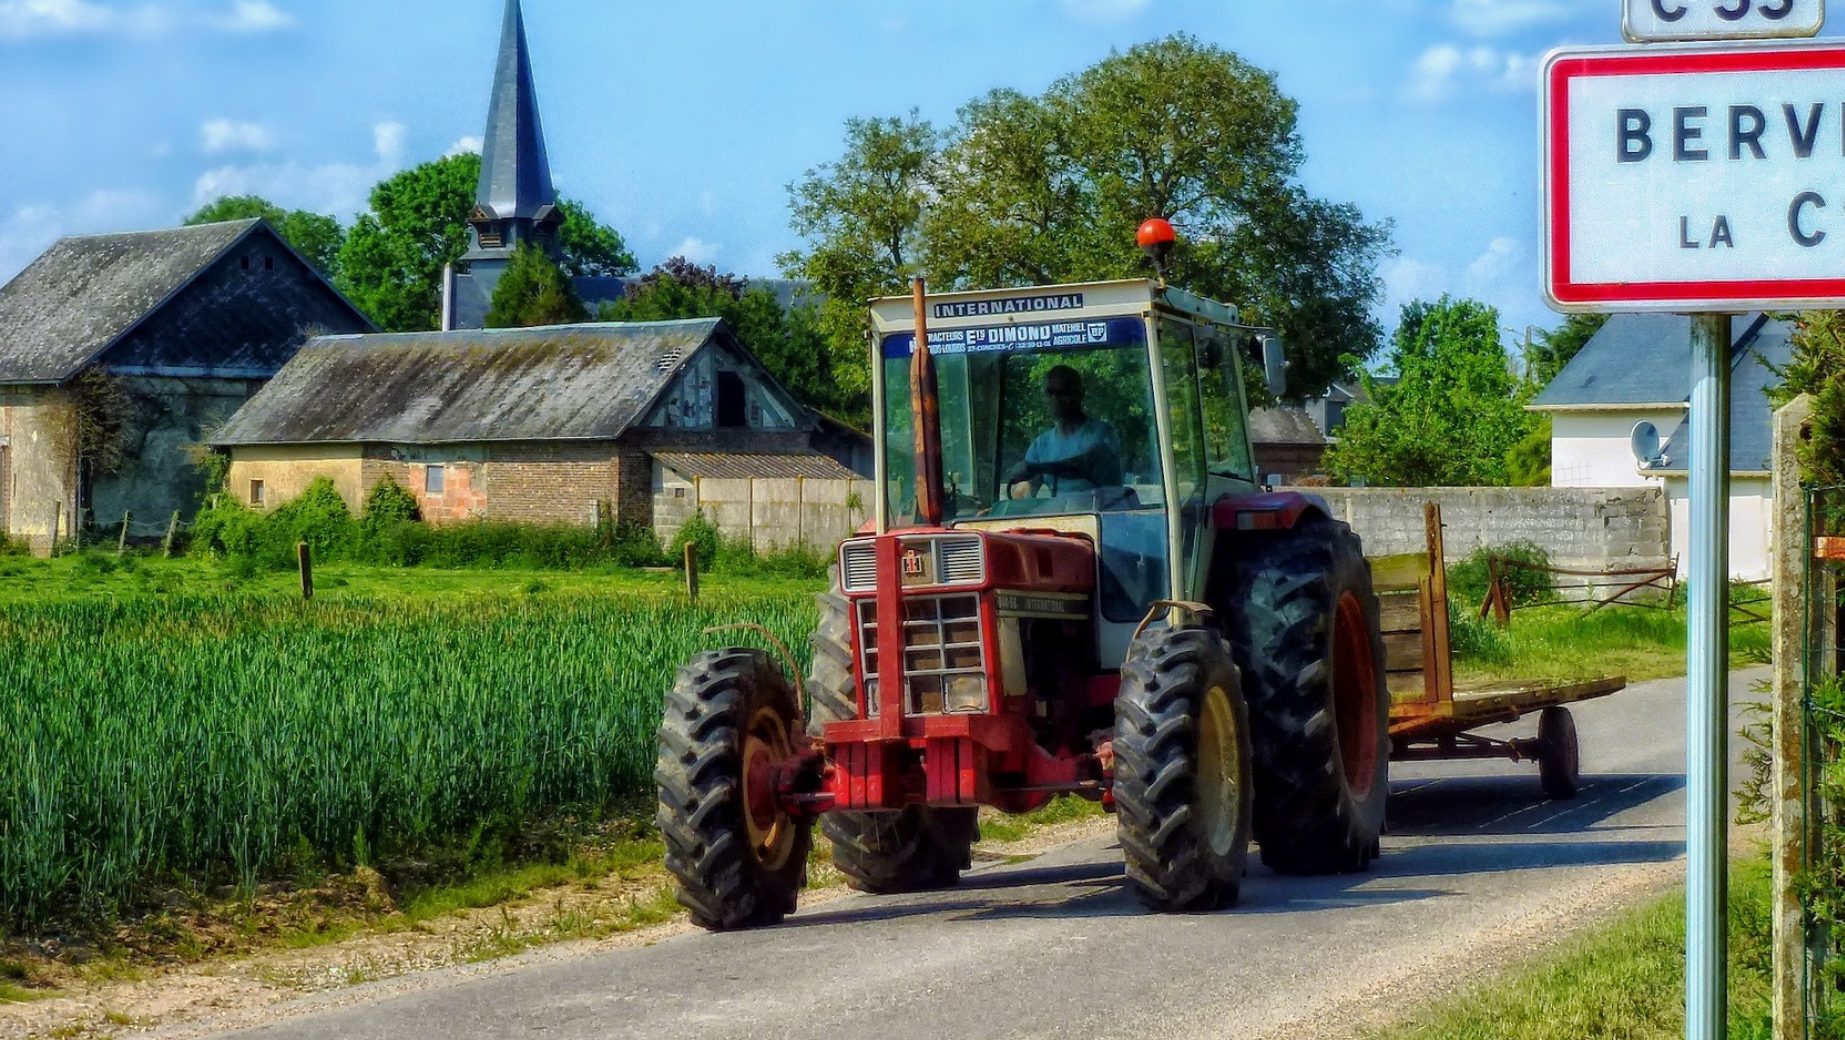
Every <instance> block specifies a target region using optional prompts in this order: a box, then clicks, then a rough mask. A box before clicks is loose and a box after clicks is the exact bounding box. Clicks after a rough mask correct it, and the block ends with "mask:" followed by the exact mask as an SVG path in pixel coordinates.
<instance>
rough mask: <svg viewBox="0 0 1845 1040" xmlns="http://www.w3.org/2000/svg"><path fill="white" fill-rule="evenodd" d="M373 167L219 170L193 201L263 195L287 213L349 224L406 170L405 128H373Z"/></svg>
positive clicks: (198, 185)
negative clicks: (387, 181)
mask: <svg viewBox="0 0 1845 1040" xmlns="http://www.w3.org/2000/svg"><path fill="white" fill-rule="evenodd" d="M372 151H373V161H372V162H368V163H360V162H349V163H325V164H322V165H319V166H307V165H304V164H302V163H298V162H279V163H255V164H252V165H247V166H221V167H219V168H217V169H215V170H207V171H206V172H204V173H202V174H200V175H199V177H198V179H197V180H196V181H194V182H193V185H192V201H193V204H194V205H195V206H203V205H205V204H206V203H208V202H211V201H212V200H214V199H217V198H220V197H222V196H225V195H261V196H263V197H264V198H266V199H268V200H269V201H271V202H273V203H275V204H276V205H278V206H281V207H283V208H284V209H306V210H312V211H313V212H315V213H330V214H332V215H333V216H336V217H340V218H342V219H343V218H346V217H350V216H351V215H353V214H354V213H358V212H361V211H363V210H364V209H365V206H366V200H367V199H368V198H370V196H371V190H372V186H373V185H375V184H377V183H378V182H379V181H381V180H383V179H384V178H386V177H389V176H390V175H391V174H393V173H396V172H397V171H398V170H400V169H402V168H403V158H404V156H403V152H404V125H403V124H402V123H379V124H378V125H376V126H374V127H372Z"/></svg>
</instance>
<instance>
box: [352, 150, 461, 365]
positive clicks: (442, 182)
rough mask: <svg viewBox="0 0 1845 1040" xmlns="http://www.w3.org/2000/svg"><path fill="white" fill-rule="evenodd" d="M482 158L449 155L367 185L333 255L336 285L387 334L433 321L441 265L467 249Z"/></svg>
mask: <svg viewBox="0 0 1845 1040" xmlns="http://www.w3.org/2000/svg"><path fill="white" fill-rule="evenodd" d="M479 180H480V156H478V155H452V156H447V157H445V158H441V159H436V160H434V161H431V162H426V163H423V164H422V165H421V166H416V167H412V168H411V169H408V170H405V171H403V172H402V173H399V174H396V175H394V176H392V177H390V178H388V179H386V180H384V181H383V182H381V183H380V184H379V185H378V186H377V187H375V188H373V189H372V194H371V212H369V213H365V214H362V215H361V216H360V217H359V219H358V220H357V221H355V222H354V223H353V226H352V230H351V232H349V233H348V234H347V236H346V243H345V245H344V246H343V247H342V248H341V249H340V254H339V283H338V284H339V287H340V289H341V290H342V291H343V292H345V294H346V295H347V297H349V298H350V299H351V300H352V301H353V302H354V303H355V304H357V305H358V307H359V309H360V310H362V311H364V312H365V313H366V314H368V315H370V316H371V319H372V321H374V322H376V323H377V324H378V327H379V328H381V329H383V330H385V331H386V332H419V331H425V330H428V329H433V328H435V327H436V325H437V318H438V310H439V308H440V303H441V293H442V267H443V265H444V264H450V263H454V262H455V261H457V260H460V259H461V255H462V254H463V253H465V252H467V249H468V241H469V239H468V234H469V232H468V214H469V213H470V212H472V211H473V208H474V193H475V188H476V185H477V183H478V181H479Z"/></svg>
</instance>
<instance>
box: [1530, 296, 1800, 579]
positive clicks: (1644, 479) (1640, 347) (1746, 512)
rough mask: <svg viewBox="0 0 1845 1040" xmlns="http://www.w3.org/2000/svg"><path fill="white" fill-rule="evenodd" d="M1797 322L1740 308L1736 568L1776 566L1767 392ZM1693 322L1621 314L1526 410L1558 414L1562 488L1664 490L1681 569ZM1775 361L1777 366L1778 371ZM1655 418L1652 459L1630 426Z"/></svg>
mask: <svg viewBox="0 0 1845 1040" xmlns="http://www.w3.org/2000/svg"><path fill="white" fill-rule="evenodd" d="M1791 332H1792V328H1791V327H1790V326H1789V325H1788V324H1787V323H1786V322H1783V321H1777V320H1774V319H1772V318H1769V317H1767V316H1766V315H1762V314H1747V315H1742V316H1739V317H1738V318H1737V319H1736V321H1735V328H1734V340H1735V341H1734V345H1733V347H1732V350H1731V369H1730V370H1731V378H1732V383H1731V396H1730V573H1731V575H1732V576H1733V577H1736V578H1739V579H1742V580H1760V579H1763V578H1767V577H1768V576H1769V574H1770V558H1771V556H1770V549H1771V542H1772V538H1773V527H1772V524H1773V513H1774V510H1773V501H1774V490H1773V486H1772V484H1771V482H1770V480H1769V466H1770V463H1769V457H1768V456H1769V452H1770V450H1771V446H1772V430H1773V410H1772V407H1771V406H1770V404H1769V401H1768V395H1767V391H1768V389H1769V388H1770V387H1773V386H1775V385H1777V384H1779V382H1780V376H1779V375H1777V374H1776V369H1778V368H1780V367H1781V366H1785V365H1786V364H1787V362H1788V359H1789V355H1790V353H1791V349H1792V348H1791V346H1790V343H1789V335H1790V334H1791ZM1690 344H1691V321H1690V319H1689V318H1687V317H1685V316H1684V315H1679V314H1617V315H1615V316H1614V317H1612V318H1609V319H1608V323H1607V324H1606V325H1604V326H1602V329H1601V331H1600V332H1597V333H1596V334H1595V336H1594V337H1593V338H1592V339H1590V340H1589V342H1588V344H1587V345H1585V346H1584V347H1583V348H1582V352H1581V353H1579V354H1577V355H1576V357H1575V358H1574V359H1573V360H1571V361H1570V363H1569V364H1568V365H1567V366H1565V367H1564V369H1563V371H1562V372H1561V373H1559V374H1558V375H1557V378H1556V379H1554V380H1552V381H1551V383H1550V385H1549V386H1548V387H1546V388H1545V389H1544V392H1543V393H1541V394H1539V395H1538V397H1537V400H1536V401H1534V402H1533V403H1532V404H1531V410H1532V411H1536V412H1544V413H1547V414H1548V415H1549V416H1550V420H1551V440H1550V452H1551V484H1552V485H1553V486H1555V487H1648V486H1651V487H1661V488H1663V489H1664V491H1665V494H1666V500H1667V502H1668V503H1669V505H1670V508H1671V515H1672V552H1673V554H1674V555H1675V556H1677V557H1678V558H1679V566H1680V569H1681V571H1682V570H1683V568H1684V566H1685V561H1686V558H1687V553H1686V552H1685V546H1686V543H1687V539H1688V538H1689V536H1690V489H1689V481H1688V473H1689V468H1688V463H1689V461H1690V460H1689V458H1688V457H1687V456H1688V455H1689V453H1690V452H1689V445H1690V429H1689V424H1688V422H1687V419H1688V412H1689V408H1690V405H1689V401H1690V382H1691V348H1690ZM1771 366H1773V367H1771ZM1642 421H1645V422H1649V423H1652V424H1653V426H1654V428H1655V429H1657V430H1658V431H1659V438H1660V442H1661V444H1662V445H1663V449H1662V451H1661V454H1660V457H1659V458H1658V459H1657V460H1656V461H1654V462H1652V463H1651V464H1650V465H1649V464H1646V463H1643V462H1642V461H1641V460H1639V459H1637V458H1635V456H1634V452H1633V447H1632V436H1633V431H1634V427H1635V426H1636V425H1637V424H1639V423H1640V422H1642Z"/></svg>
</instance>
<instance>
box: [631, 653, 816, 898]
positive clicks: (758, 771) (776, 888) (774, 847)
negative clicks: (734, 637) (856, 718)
mask: <svg viewBox="0 0 1845 1040" xmlns="http://www.w3.org/2000/svg"><path fill="white" fill-rule="evenodd" d="M800 734H801V705H800V701H799V700H798V699H797V698H796V697H795V693H794V688H793V687H792V686H791V685H790V684H789V682H788V679H787V677H786V676H784V675H783V674H782V670H781V668H780V667H778V666H777V665H776V664H775V662H774V661H773V660H771V659H770V658H769V655H768V654H766V653H764V652H762V651H761V650H750V649H733V650H719V651H712V652H707V653H701V654H699V655H697V656H696V657H693V658H692V659H691V660H690V661H689V662H687V663H686V665H685V667H683V668H681V669H679V675H678V677H677V679H676V680H675V681H674V683H673V690H672V692H671V693H669V694H668V695H667V698H666V714H665V717H664V719H663V720H662V721H661V723H660V758H659V762H658V764H657V765H656V767H655V769H654V782H655V784H656V785H657V786H658V788H659V795H660V804H659V810H658V814H657V816H656V817H655V819H656V822H658V823H659V825H660V836H661V837H662V838H663V839H664V840H665V843H666V869H667V870H668V871H669V872H670V873H671V874H672V875H673V877H674V878H675V879H676V880H677V881H678V895H679V902H680V903H682V904H683V905H684V906H685V907H686V909H688V910H690V911H691V912H692V920H693V922H694V923H696V924H698V925H699V926H700V927H702V928H708V929H711V930H712V931H726V930H729V929H733V928H750V927H755V926H757V925H766V924H775V923H776V922H778V921H780V920H781V919H782V918H783V917H785V916H786V915H788V914H790V913H793V912H794V907H795V897H796V894H797V893H798V892H799V891H800V889H801V885H802V882H803V880H804V879H805V877H806V873H807V853H808V850H809V849H810V848H811V847H812V844H813V826H812V824H811V822H809V821H807V820H800V819H796V818H794V817H792V816H790V815H788V814H787V813H785V812H783V811H781V808H780V806H779V805H778V803H777V801H776V779H777V773H778V767H780V766H781V765H783V764H784V763H786V762H788V761H789V760H790V759H791V758H793V757H794V753H795V747H796V741H797V740H798V739H799V737H800Z"/></svg>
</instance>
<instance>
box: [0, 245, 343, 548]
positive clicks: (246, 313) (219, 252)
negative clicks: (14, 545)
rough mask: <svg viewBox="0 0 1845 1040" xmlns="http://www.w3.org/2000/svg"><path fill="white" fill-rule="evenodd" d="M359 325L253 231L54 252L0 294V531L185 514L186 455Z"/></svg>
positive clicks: (59, 534)
mask: <svg viewBox="0 0 1845 1040" xmlns="http://www.w3.org/2000/svg"><path fill="white" fill-rule="evenodd" d="M371 328H372V325H371V322H369V321H367V320H366V318H365V316H364V315H363V314H361V313H360V312H359V311H358V310H357V309H355V308H354V307H353V306H352V304H350V303H348V302H347V301H346V299H345V298H344V297H342V296H341V295H340V294H339V293H338V292H337V291H336V290H335V289H334V288H333V287H332V286H331V285H329V284H328V283H327V281H326V279H324V278H323V277H321V275H320V274H319V273H318V272H317V271H315V269H314V268H313V267H312V266H311V265H309V264H308V263H307V261H305V260H303V259H302V258H301V257H300V256H298V255H297V254H296V253H295V252H294V251H293V250H292V249H290V248H289V247H288V245H287V244H286V243H284V242H283V241H282V239H281V237H280V236H278V235H277V234H276V233H275V231H274V230H272V229H271V228H270V227H269V226H268V225H267V224H265V223H263V222H262V221H258V220H246V221H233V222H229V223H223V224H206V225H201V226H197V227H187V228H174V229H171V230H165V231H147V232H136V233H130V234H114V235H92V236H85V237H80V238H66V239H63V240H62V241H59V242H58V243H56V244H55V245H53V246H52V247H51V248H50V249H48V250H47V251H46V252H45V253H44V254H43V255H42V256H40V257H39V258H38V259H37V260H36V261H34V262H33V263H32V264H31V266H29V267H27V268H26V269H25V270H24V271H22V272H20V273H19V275H18V276H17V277H15V278H14V279H13V280H12V281H10V282H8V283H7V284H6V286H5V287H4V288H0V531H3V532H4V533H5V534H6V536H7V537H8V538H9V539H11V540H14V541H20V542H25V543H27V544H29V545H30V546H31V547H32V548H33V549H34V550H35V551H38V552H49V551H50V549H51V547H52V545H53V544H54V542H55V541H57V540H59V539H64V538H69V537H70V536H71V535H72V534H74V533H79V532H80V531H81V530H82V529H83V528H84V527H85V526H86V525H89V524H94V525H95V526H96V527H99V528H102V529H105V530H110V531H113V530H114V529H115V527H116V525H118V524H120V522H121V520H122V517H123V515H124V514H132V517H133V521H134V524H133V529H134V531H135V532H136V533H138V534H141V535H144V536H147V535H158V534H159V533H160V532H162V531H164V530H165V529H166V526H167V522H168V519H169V517H170V516H171V515H172V514H173V513H175V512H177V513H180V514H181V516H182V517H190V516H191V514H192V512H193V511H194V510H195V509H196V508H197V506H198V503H199V496H200V493H201V491H202V490H203V487H204V477H203V475H202V474H201V473H200V472H199V471H198V470H197V469H196V467H195V465H194V462H195V457H194V452H195V451H196V449H197V447H198V446H199V445H200V444H201V443H202V442H203V441H204V440H205V439H206V437H207V436H208V435H209V434H210V433H211V431H212V430H213V429H215V428H216V427H217V426H218V425H219V424H221V423H223V422H224V421H225V420H227V419H229V418H230V416H231V414H232V413H234V412H235V411H236V410H237V409H238V408H239V407H241V406H242V405H243V404H244V402H245V401H247V400H248V399H249V398H250V396H251V395H252V394H253V393H255V392H256V390H257V388H258V387H260V386H262V384H263V383H264V382H266V381H267V380H268V379H269V378H270V377H271V376H273V375H275V373H276V372H277V370H279V369H280V368H281V367H282V366H283V364H285V363H286V362H287V361H288V359H289V358H290V357H292V356H293V355H294V352H295V351H296V350H297V349H298V348H299V347H300V346H301V344H302V343H303V342H304V341H305V340H306V339H307V338H308V336H309V335H310V334H312V333H316V332H335V333H340V332H361V331H367V330H370V329H371Z"/></svg>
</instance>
